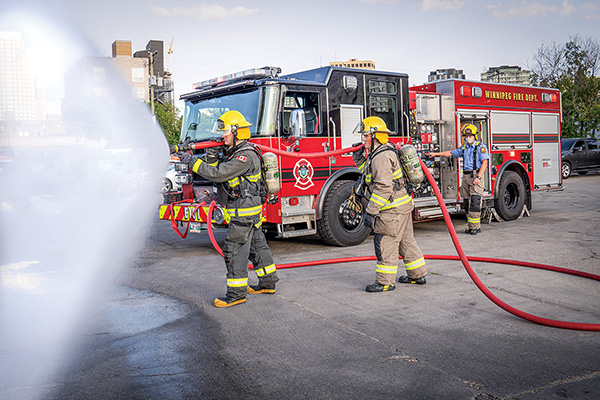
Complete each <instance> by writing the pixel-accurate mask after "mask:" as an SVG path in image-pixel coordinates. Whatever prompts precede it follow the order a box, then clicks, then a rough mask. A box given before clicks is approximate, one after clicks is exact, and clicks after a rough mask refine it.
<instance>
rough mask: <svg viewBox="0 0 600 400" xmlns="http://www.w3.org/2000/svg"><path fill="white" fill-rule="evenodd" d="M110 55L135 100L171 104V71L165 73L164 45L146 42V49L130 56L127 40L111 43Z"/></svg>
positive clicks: (157, 42) (129, 46) (172, 96)
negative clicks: (128, 83) (128, 85)
mask: <svg viewBox="0 0 600 400" xmlns="http://www.w3.org/2000/svg"><path fill="white" fill-rule="evenodd" d="M112 55H113V60H114V61H115V63H116V64H117V67H118V68H119V70H120V71H121V72H122V73H123V74H124V76H125V79H127V80H128V81H129V82H130V83H131V85H132V90H133V95H134V96H135V97H136V98H138V99H140V100H143V101H145V102H146V103H149V102H150V98H151V96H153V97H154V101H156V102H159V103H163V104H171V105H174V104H175V103H174V100H175V99H174V94H173V80H172V75H171V71H166V70H165V62H164V59H165V58H164V43H163V42H162V41H161V40H150V41H149V42H148V44H147V45H146V49H144V50H140V51H136V52H135V53H133V55H132V46H131V41H125V40H115V41H114V42H113V44H112ZM142 70H143V71H142ZM142 75H143V76H142ZM142 91H143V97H142Z"/></svg>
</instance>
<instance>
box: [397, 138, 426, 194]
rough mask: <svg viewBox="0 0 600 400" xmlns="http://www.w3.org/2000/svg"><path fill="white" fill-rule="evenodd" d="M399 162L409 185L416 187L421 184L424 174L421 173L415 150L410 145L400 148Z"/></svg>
mask: <svg viewBox="0 0 600 400" xmlns="http://www.w3.org/2000/svg"><path fill="white" fill-rule="evenodd" d="M400 162H401V163H402V167H404V172H405V173H406V176H407V178H408V180H409V181H410V183H412V184H413V185H418V184H420V183H421V182H423V180H424V179H425V174H424V173H423V169H421V163H420V162H419V156H418V155H417V149H415V147H414V146H413V145H412V144H405V145H404V146H402V148H401V149H400Z"/></svg>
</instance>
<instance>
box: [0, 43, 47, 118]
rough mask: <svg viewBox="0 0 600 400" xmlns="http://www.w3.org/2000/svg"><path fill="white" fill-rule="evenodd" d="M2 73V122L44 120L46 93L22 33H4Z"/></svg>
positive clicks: (0, 59)
mask: <svg viewBox="0 0 600 400" xmlns="http://www.w3.org/2000/svg"><path fill="white" fill-rule="evenodd" d="M0 71H2V73H1V74H0V120H1V121H41V120H43V119H44V91H43V89H42V88H41V87H38V85H37V83H36V79H35V76H34V75H33V72H32V65H30V62H29V59H28V57H27V53H26V51H25V45H24V42H23V38H22V35H21V33H20V32H0Z"/></svg>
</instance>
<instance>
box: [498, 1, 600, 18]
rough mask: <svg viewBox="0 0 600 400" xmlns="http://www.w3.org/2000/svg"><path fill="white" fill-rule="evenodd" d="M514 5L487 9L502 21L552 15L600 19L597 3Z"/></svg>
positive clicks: (567, 2)
mask: <svg viewBox="0 0 600 400" xmlns="http://www.w3.org/2000/svg"><path fill="white" fill-rule="evenodd" d="M548 3H550V4H548ZM512 4H514V5H512V6H506V7H505V6H504V5H503V4H502V3H498V4H495V5H488V6H487V9H488V11H490V12H491V13H492V15H494V16H495V17H497V18H502V19H515V18H529V17H537V16H543V17H545V16H547V15H552V14H554V15H557V16H559V17H566V16H569V15H579V16H581V17H583V18H585V19H595V17H600V5H599V4H598V3H597V2H596V3H593V2H590V3H583V4H581V5H579V6H577V5H575V4H573V1H572V0H563V1H562V2H561V3H560V5H559V4H552V3H551V2H546V3H541V2H539V1H521V2H518V3H515V2H513V3H512Z"/></svg>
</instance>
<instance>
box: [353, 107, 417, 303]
mask: <svg viewBox="0 0 600 400" xmlns="http://www.w3.org/2000/svg"><path fill="white" fill-rule="evenodd" d="M354 133H355V134H356V135H362V143H363V147H361V149H359V150H357V151H356V152H354V154H353V159H354V162H355V164H356V166H357V167H358V169H359V170H360V171H361V172H362V174H363V175H362V177H363V180H364V182H365V183H366V187H367V193H366V194H365V197H368V200H369V202H368V204H367V208H366V210H365V211H366V214H365V217H364V223H365V225H367V226H369V227H371V228H372V229H374V232H375V235H374V239H373V243H374V246H375V255H376V256H377V265H376V267H375V283H373V284H370V285H368V286H367V287H366V288H365V290H366V291H367V292H385V291H389V290H394V289H395V285H394V283H395V280H396V274H397V272H398V254H400V255H401V256H402V258H403V259H404V267H405V269H406V274H407V275H406V276H401V277H400V278H398V282H400V283H416V284H425V283H426V280H425V275H427V268H426V267H425V258H424V257H423V253H422V252H421V249H420V248H419V245H418V244H417V241H416V240H415V238H414V233H413V222H412V213H411V212H412V210H413V208H414V203H413V200H412V197H411V196H410V195H409V194H408V193H407V191H406V187H405V183H404V179H403V175H402V168H401V167H400V160H399V159H398V156H397V154H396V151H395V147H396V146H395V145H394V144H393V143H390V142H389V137H388V135H389V134H390V133H391V132H390V131H389V130H388V128H387V126H386V125H385V122H384V121H383V120H382V119H381V118H379V117H368V118H365V119H363V120H362V122H360V123H359V124H358V125H357V126H356V128H355V129H354ZM357 145H358V144H357ZM365 150H366V156H365Z"/></svg>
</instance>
